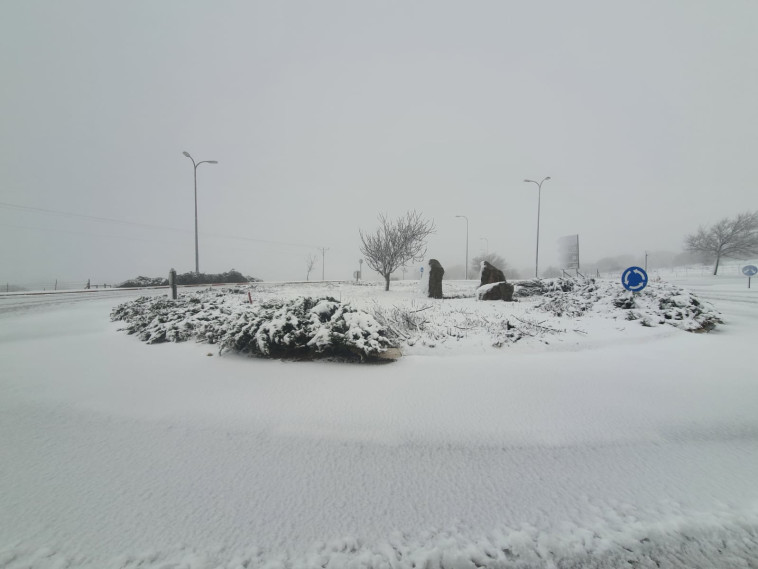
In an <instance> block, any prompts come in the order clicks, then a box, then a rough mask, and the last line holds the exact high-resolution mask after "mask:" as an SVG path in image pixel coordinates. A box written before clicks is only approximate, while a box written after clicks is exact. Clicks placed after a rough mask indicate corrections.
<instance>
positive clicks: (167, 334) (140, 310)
mask: <svg viewBox="0 0 758 569" xmlns="http://www.w3.org/2000/svg"><path fill="white" fill-rule="evenodd" d="M246 298H247V297H246V296H241V295H237V294H233V293H231V292H229V291H218V290H210V291H203V292H200V293H194V294H191V295H188V296H182V297H180V298H179V299H178V300H175V301H174V300H168V299H167V298H165V297H140V298H138V299H136V300H133V301H131V302H127V303H124V304H121V305H120V306H117V307H116V308H115V309H114V310H113V311H112V313H111V319H112V320H114V321H116V320H118V321H124V322H126V326H125V327H124V328H122V329H123V330H125V331H127V332H128V333H129V334H136V335H137V336H138V337H139V338H140V339H141V340H143V341H145V342H147V343H149V344H155V343H160V342H181V341H185V340H189V339H190V338H195V340H196V341H198V342H208V343H210V344H219V346H220V350H221V351H223V350H225V349H228V350H232V351H236V352H242V353H249V354H252V355H257V356H263V357H274V358H286V359H293V358H294V359H310V358H325V357H330V358H336V359H343V360H351V361H364V360H372V359H376V358H378V357H379V356H380V354H382V353H383V352H385V351H386V350H387V349H389V348H392V347H395V346H394V344H393V343H392V341H391V340H390V339H389V338H388V335H387V331H386V330H385V329H384V328H383V327H382V326H381V325H380V324H379V323H378V322H377V321H376V319H375V318H373V316H371V315H370V314H368V313H366V312H364V311H361V310H358V309H356V308H354V307H352V306H350V305H349V304H343V303H341V302H339V301H337V300H335V299H334V298H331V297H322V298H310V297H297V298H294V299H291V300H287V301H285V300H269V301H264V302H253V303H252V304H250V303H247V302H244V301H245V300H246Z"/></svg>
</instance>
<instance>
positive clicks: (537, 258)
mask: <svg viewBox="0 0 758 569" xmlns="http://www.w3.org/2000/svg"><path fill="white" fill-rule="evenodd" d="M549 179H550V176H547V177H546V178H543V179H542V182H535V181H534V180H524V181H525V182H530V183H532V184H537V254H536V256H535V259H534V278H535V279H538V278H540V277H539V268H540V201H541V197H542V184H543V182H545V181H546V180H549Z"/></svg>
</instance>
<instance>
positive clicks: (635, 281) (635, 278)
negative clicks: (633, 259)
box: [621, 267, 647, 292]
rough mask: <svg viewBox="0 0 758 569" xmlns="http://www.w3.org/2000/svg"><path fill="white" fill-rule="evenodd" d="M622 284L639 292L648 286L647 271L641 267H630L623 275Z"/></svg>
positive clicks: (627, 288)
mask: <svg viewBox="0 0 758 569" xmlns="http://www.w3.org/2000/svg"><path fill="white" fill-rule="evenodd" d="M621 284H622V285H624V288H625V289H626V290H631V291H632V292H638V291H640V290H642V289H643V288H645V287H646V286H647V273H646V272H645V269H641V268H640V267H629V268H628V269H627V270H625V271H624V273H623V274H622V275H621Z"/></svg>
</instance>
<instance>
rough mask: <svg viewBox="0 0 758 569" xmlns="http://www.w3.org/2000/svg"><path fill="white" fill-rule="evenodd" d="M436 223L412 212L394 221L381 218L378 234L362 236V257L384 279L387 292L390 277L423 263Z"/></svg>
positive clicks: (381, 216) (380, 216)
mask: <svg viewBox="0 0 758 569" xmlns="http://www.w3.org/2000/svg"><path fill="white" fill-rule="evenodd" d="M434 231H435V227H434V221H433V220H432V221H425V220H424V219H422V218H421V214H420V213H418V212H416V211H409V212H408V213H406V214H405V216H403V217H400V218H398V219H396V220H394V221H392V220H389V219H387V216H386V215H379V229H377V230H376V233H373V234H371V233H364V232H363V231H362V230H359V233H360V236H361V243H362V245H361V253H362V254H363V256H364V258H365V259H366V264H367V265H368V266H369V267H370V268H371V269H373V270H374V271H376V272H377V273H379V274H380V275H382V276H383V277H384V290H389V289H390V275H391V274H392V273H394V272H395V271H396V270H397V269H399V268H400V267H402V266H403V265H405V264H406V263H408V262H410V261H420V260H421V259H423V258H424V255H425V254H426V239H427V237H429V235H431V234H432V233H434Z"/></svg>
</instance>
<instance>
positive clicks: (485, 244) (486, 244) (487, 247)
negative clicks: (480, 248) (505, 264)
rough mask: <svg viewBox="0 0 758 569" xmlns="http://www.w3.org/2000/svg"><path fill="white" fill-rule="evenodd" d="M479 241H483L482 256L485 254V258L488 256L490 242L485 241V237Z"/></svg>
mask: <svg viewBox="0 0 758 569" xmlns="http://www.w3.org/2000/svg"><path fill="white" fill-rule="evenodd" d="M479 240H480V241H484V254H485V256H486V255H489V254H490V240H489V239H487V238H486V237H480V238H479Z"/></svg>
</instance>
